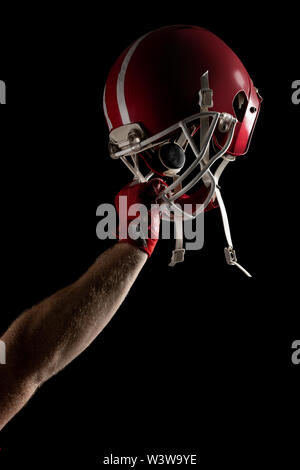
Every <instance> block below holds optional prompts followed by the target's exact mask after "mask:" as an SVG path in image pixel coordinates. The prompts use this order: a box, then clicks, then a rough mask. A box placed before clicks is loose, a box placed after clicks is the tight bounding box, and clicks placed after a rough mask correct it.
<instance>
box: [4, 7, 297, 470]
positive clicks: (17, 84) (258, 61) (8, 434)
mask: <svg viewBox="0 0 300 470" xmlns="http://www.w3.org/2000/svg"><path fill="white" fill-rule="evenodd" d="M165 7H166V9H165V10H164V11H161V5H158V4H155V3H151V4H150V3H145V4H143V3H140V4H134V3H131V4H130V5H129V4H123V5H122V6H120V5H118V4H114V5H112V6H107V5H106V6H105V8H104V7H103V10H96V9H93V8H91V7H88V6H86V7H83V6H82V5H81V6H78V7H74V6H72V8H71V7H70V8H69V9H68V10H67V11H65V10H64V11H63V10H62V8H61V7H60V8H58V7H57V8H55V7H52V9H50V7H49V9H47V8H46V7H45V8H43V9H36V8H32V9H30V8H29V7H28V6H26V9H24V11H21V10H20V9H18V10H17V11H15V12H14V14H13V15H11V14H10V15H8V16H7V18H5V14H4V17H3V19H2V22H4V28H3V29H2V31H1V63H0V79H1V80H4V81H5V82H6V85H7V105H6V106H2V107H1V112H0V119H1V128H0V137H1V147H0V151H1V209H2V210H1V221H2V224H1V226H2V230H1V235H2V254H1V267H2V273H3V277H2V295H1V300H2V308H1V311H2V313H1V324H0V333H2V332H4V331H5V329H6V328H7V326H8V325H9V324H10V323H11V322H12V321H13V320H14V319H15V318H16V317H17V315H18V314H20V313H21V312H22V311H23V310H24V309H26V308H29V307H30V306H31V305H33V304H35V303H37V302H38V301H40V300H42V299H43V298H45V297H46V296H48V295H51V294H52V293H53V292H55V291H56V290H58V289H59V288H61V287H63V286H65V285H67V284H68V283H70V282H72V281H74V280H75V279H76V278H77V277H78V276H79V275H81V274H82V273H83V272H84V271H85V270H86V269H87V268H88V267H89V266H90V265H91V264H92V263H93V261H94V260H95V258H96V257H97V256H98V255H99V254H100V253H101V252H102V251H104V250H105V249H106V248H107V247H108V246H111V243H112V242H109V241H107V242H106V241H105V242H103V241H99V240H98V239H97V238H96V234H95V227H96V223H97V218H96V216H95V213H96V208H97V206H98V205H99V204H100V203H103V202H113V199H114V196H115V194H116V193H117V192H118V190H119V189H120V188H121V187H122V186H123V185H124V184H125V183H126V182H127V181H128V178H129V173H128V170H127V169H126V168H123V167H122V165H121V164H119V162H115V161H111V160H110V158H109V156H108V152H107V135H108V133H107V129H106V124H105V121H104V117H103V113H102V92H103V87H104V84H105V80H106V76H107V74H108V71H109V69H110V67H111V66H112V65H113V63H114V61H115V59H116V58H117V57H118V55H119V54H120V53H121V52H122V51H123V49H124V48H125V47H127V46H128V45H129V44H130V43H131V42H133V41H134V40H135V39H137V38H138V37H139V36H141V35H142V34H144V33H146V32H147V31H150V30H152V29H155V28H156V27H160V26H163V25H171V24H176V23H181V24H198V25H200V26H203V27H206V28H207V29H209V30H211V31H213V32H214V33H215V34H217V35H218V36H220V37H221V38H222V39H223V40H224V41H225V42H226V43H227V44H228V45H229V46H230V47H232V49H233V50H234V51H235V52H236V53H237V55H238V56H239V57H240V58H241V60H242V61H243V63H244V64H245V66H246V68H247V70H248V71H249V74H250V76H251V77H252V79H253V81H254V84H255V86H257V87H258V88H259V91H260V93H261V95H262V96H263V98H264V101H263V105H262V110H261V114H260V117H259V119H258V122H257V126H256V129H255V133H254V137H253V140H252V143H251V146H250V150H249V152H248V154H247V156H246V157H245V158H241V159H240V160H238V162H236V163H234V164H231V165H230V166H229V167H228V169H227V170H226V172H225V174H224V176H223V177H222V189H223V195H224V199H225V202H226V206H227V208H228V213H229V217H230V222H231V228H232V234H233V240H234V243H235V246H236V248H237V251H238V256H239V260H240V262H241V264H243V265H245V267H246V268H247V269H248V270H249V271H250V272H251V273H252V274H253V276H254V278H253V279H248V278H246V277H244V276H243V274H242V273H240V272H239V271H238V270H236V269H234V268H233V267H230V266H227V265H226V263H225V261H224V257H223V247H224V235H223V231H222V226H221V221H220V215H219V213H218V211H213V212H210V213H208V214H207V216H206V219H205V245H204V248H203V249H202V250H201V251H199V252H195V253H191V252H190V253H187V255H186V261H185V263H184V264H183V265H178V266H176V267H175V268H169V267H168V262H169V257H170V253H171V249H172V248H173V244H172V242H169V241H160V242H159V244H158V246H157V248H156V250H155V252H154V254H153V256H152V258H151V260H150V261H149V262H148V263H147V265H146V266H145V268H144V269H143V271H142V272H141V274H140V276H139V278H138V280H137V281H136V283H135V284H134V286H133V288H132V290H131V292H130V294H129V296H128V297H127V299H126V300H125V302H124V304H123V305H122V307H121V308H120V309H119V311H118V312H117V314H116V316H115V317H114V319H113V320H112V321H111V323H110V324H109V325H108V326H107V327H106V328H105V330H104V332H103V333H102V334H101V335H100V336H99V338H98V339H97V340H96V341H95V342H94V343H93V344H92V345H91V347H90V348H89V349H88V350H87V351H86V352H85V353H84V354H82V355H81V356H80V357H79V358H78V359H76V360H75V361H74V362H73V363H72V364H70V365H69V366H68V367H67V368H66V369H65V370H64V371H63V372H62V373H60V374H58V375H57V376H56V377H54V378H53V379H51V380H50V381H49V382H48V383H47V384H45V385H44V386H43V387H42V388H41V389H40V390H39V391H38V392H37V394H36V395H35V396H34V398H33V399H32V400H31V401H30V403H29V404H28V405H27V406H26V407H25V408H24V409H23V410H22V411H21V412H20V413H19V414H18V415H17V416H16V417H15V418H14V419H13V420H12V421H11V423H9V424H8V425H7V427H6V428H5V429H4V430H3V431H2V433H1V438H0V447H1V448H2V450H1V451H0V466H1V465H2V466H3V467H1V468H12V467H11V466H12V465H13V464H14V463H20V462H22V463H23V464H26V465H31V468H40V467H41V465H43V463H44V462H48V463H52V464H56V465H57V466H60V465H63V464H65V465H71V464H74V463H79V462H80V463H81V462H82V463H84V464H85V467H86V468H98V466H99V461H101V459H102V458H103V456H104V455H109V454H110V453H116V454H118V455H142V454H143V453H144V452H146V451H147V452H152V453H157V452H162V453H169V452H172V453H181V452H183V451H186V452H187V453H195V452H196V453H197V454H198V456H199V462H207V463H208V464H209V466H210V467H207V468H211V467H213V466H214V464H216V463H217V462H218V463H219V464H220V463H221V464H222V465H225V464H226V465H227V464H230V465H231V466H233V467H236V468H244V467H245V466H247V465H248V464H249V465H255V466H259V465H260V464H262V463H264V464H266V465H268V464H269V463H270V462H271V460H272V461H273V459H274V458H275V459H276V461H279V460H282V463H285V464H287V461H289V460H293V457H294V455H296V450H297V448H296V438H297V434H296V433H297V428H296V426H297V423H298V434H299V408H298V402H297V394H298V398H299V372H300V366H298V367H297V366H294V365H293V364H292V363H291V354H292V350H291V344H292V342H293V341H294V340H295V339H299V336H300V331H299V308H298V275H297V268H298V263H299V256H298V227H297V219H298V197H297V159H298V153H299V150H298V140H299V138H298V135H299V117H300V106H299V107H297V106H295V105H293V104H292V102H291V94H292V91H291V83H292V81H293V80H295V79H297V78H299V61H298V59H297V57H298V52H299V51H297V48H299V45H298V41H299V40H298V33H297V18H296V17H295V15H294V13H293V11H292V10H288V9H284V7H281V9H280V8H279V6H278V7H276V8H277V9H276V8H275V9H274V8H272V10H270V11H268V12H265V13H262V12H261V11H259V8H258V7H257V6H250V5H246V4H243V7H241V5H239V6H237V5H234V4H232V3H230V4H228V5H227V6H224V7H223V8H222V9H220V7H218V6H217V5H213V4H212V3H211V5H209V6H207V7H206V8H204V7H203V6H201V5H200V4H199V5H198V4H195V5H192V4H190V5H188V4H187V5H184V6H177V7H174V5H171V4H170V5H169V6H168V5H167V4H165ZM167 7H168V8H167ZM5 26H6V27H5ZM298 108H299V109H298Z"/></svg>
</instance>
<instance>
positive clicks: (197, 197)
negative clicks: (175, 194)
mask: <svg viewBox="0 0 300 470" xmlns="http://www.w3.org/2000/svg"><path fill="white" fill-rule="evenodd" d="M208 191H209V188H206V187H205V186H201V187H200V189H199V190H198V191H196V192H194V193H192V194H183V195H182V196H180V197H179V198H178V199H176V201H175V203H176V204H179V205H180V206H181V208H182V209H184V204H191V205H192V208H191V209H189V210H187V212H188V213H193V212H194V211H195V210H196V208H197V204H202V203H203V202H204V201H205V199H206V197H207V195H208ZM216 207H219V204H218V201H217V199H214V198H212V199H211V200H210V201H209V203H208V204H207V206H206V208H205V209H204V212H208V211H210V210H211V209H215V208H216Z"/></svg>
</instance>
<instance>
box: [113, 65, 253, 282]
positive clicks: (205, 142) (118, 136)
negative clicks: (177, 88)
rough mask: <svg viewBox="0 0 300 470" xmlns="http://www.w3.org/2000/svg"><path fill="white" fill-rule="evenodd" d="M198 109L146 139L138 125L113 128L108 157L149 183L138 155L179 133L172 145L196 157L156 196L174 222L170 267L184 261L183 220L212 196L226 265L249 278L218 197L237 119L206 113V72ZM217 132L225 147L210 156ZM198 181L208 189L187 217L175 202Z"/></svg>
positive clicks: (208, 105) (208, 94) (200, 209)
mask: <svg viewBox="0 0 300 470" xmlns="http://www.w3.org/2000/svg"><path fill="white" fill-rule="evenodd" d="M199 106H200V113H197V114H194V115H192V116H189V117H187V118H185V119H183V120H182V121H179V122H178V123H176V124H174V125H173V126H170V127H168V128H167V129H165V130H164V131H162V132H160V133H158V134H156V135H154V136H152V137H149V138H146V135H145V133H144V131H143V129H142V127H141V126H140V125H139V124H138V123H133V124H125V125H123V126H121V127H118V128H116V129H113V130H112V131H111V132H110V135H109V152H110V156H111V157H112V158H113V159H119V158H120V159H121V160H122V161H123V163H124V164H125V165H126V166H127V168H128V169H129V170H130V171H131V172H132V173H133V175H134V177H135V179H136V180H138V181H140V182H145V181H148V180H149V179H150V178H151V177H152V176H153V174H154V173H153V172H152V171H151V172H150V173H148V174H147V175H143V174H142V173H141V171H140V169H139V165H138V158H137V154H138V153H141V152H144V151H145V150H148V149H150V148H152V147H156V146H159V145H163V144H164V143H166V142H168V141H169V140H170V135H172V134H173V133H174V132H176V131H177V132H178V130H180V131H181V132H180V136H179V138H177V140H176V141H175V142H177V143H178V144H180V145H181V146H182V147H183V148H186V147H187V146H190V148H191V149H192V152H193V154H194V156H195V160H194V161H193V163H192V164H191V165H190V166H189V167H188V168H187V170H185V171H184V172H183V173H182V174H181V175H176V176H174V178H173V183H172V184H171V185H170V186H168V187H167V188H166V189H164V190H163V191H162V192H161V193H160V195H159V197H158V200H159V202H164V203H165V204H164V206H165V207H169V208H170V211H169V212H168V211H166V210H164V212H163V214H162V216H163V218H164V219H166V220H173V221H174V223H175V232H176V247H175V250H173V254H172V260H171V263H170V266H174V265H175V264H176V263H178V262H182V261H183V260H184V251H185V250H184V249H183V237H182V232H183V231H182V224H183V220H187V219H194V218H196V217H197V215H199V214H200V213H201V212H203V211H204V209H205V208H206V207H207V205H208V204H209V202H210V201H211V199H212V198H213V197H214V196H215V197H216V199H217V201H218V204H219V208H220V211H221V216H222V222H223V226H224V232H225V237H226V240H227V244H228V246H227V247H226V248H225V259H226V262H227V263H228V264H230V265H234V266H237V267H238V268H239V269H240V270H241V271H243V272H244V274H246V275H247V276H248V277H252V276H251V275H250V274H249V273H248V272H247V271H246V270H245V269H244V268H243V267H242V266H241V265H240V264H238V262H237V258H236V253H235V250H234V249H233V244H232V239H231V234H230V227H229V222H228V217H227V212H226V208H225V205H224V202H223V199H222V196H221V192H220V187H219V186H218V181H219V178H220V176H221V173H222V172H223V170H224V169H225V167H226V166H227V164H228V163H229V162H230V161H233V160H234V159H235V158H234V157H231V156H229V155H226V152H227V150H228V148H229V147H230V144H231V141H232V138H233V135H234V130H235V126H236V123H237V119H236V118H235V117H234V116H232V115H231V114H227V113H218V112H216V111H209V108H211V107H212V106H213V90H211V89H210V88H209V81H208V72H206V73H205V74H203V76H202V77H201V89H200V91H199ZM195 121H198V123H199V121H200V145H199V148H198V147H197V145H196V143H195V140H194V138H193V136H192V131H190V129H189V127H188V126H190V127H191V126H192V124H193V123H194V122H195ZM216 129H218V131H220V132H223V133H226V134H227V138H226V142H225V144H224V146H223V147H222V148H221V149H220V150H219V151H218V152H217V153H216V154H215V155H213V156H212V157H210V155H209V153H210V151H209V147H210V142H211V140H212V137H213V134H214V132H215V130H216ZM128 157H130V158H131V162H130V161H129V160H128ZM219 159H222V162H221V164H220V165H219V167H218V168H217V170H216V171H215V173H214V174H212V172H211V167H212V165H213V164H214V163H215V162H216V161H217V160H219ZM197 170H198V171H197ZM192 172H196V175H195V176H194V177H192V179H191V180H190V181H189V182H186V183H185V181H187V178H188V177H189V176H190V175H191V173H192ZM201 179H202V181H203V182H204V184H205V186H207V187H209V191H208V195H207V197H206V199H205V201H204V202H203V204H201V205H199V207H198V208H197V209H196V210H195V211H194V212H193V213H191V214H190V213H187V212H184V211H183V210H182V209H181V208H180V206H179V204H176V200H177V199H178V198H179V197H180V196H182V195H183V194H185V193H186V192H187V191H189V190H190V189H191V188H192V187H193V186H195V185H196V184H197V183H198V182H199V181H200V180H201Z"/></svg>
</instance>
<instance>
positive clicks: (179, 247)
mask: <svg viewBox="0 0 300 470" xmlns="http://www.w3.org/2000/svg"><path fill="white" fill-rule="evenodd" d="M199 106H200V111H201V112H207V111H209V108H211V107H212V106H213V90H212V89H211V88H209V79H208V72H206V73H204V74H203V75H202V76H201V90H200V92H199ZM208 129H209V118H206V119H202V121H201V126H200V149H201V148H202V146H203V142H204V141H205V136H206V134H207V132H208ZM209 154H210V152H209V146H208V148H207V150H206V152H205V154H204V155H203V157H202V160H201V161H200V168H201V169H202V168H203V167H204V166H205V165H206V164H207V163H208V162H209V159H210V155H209ZM233 160H235V158H234V157H229V156H226V157H223V160H222V162H221V164H220V165H219V166H218V168H217V170H216V171H215V174H214V175H213V174H212V173H211V171H210V170H209V171H207V173H206V174H204V175H203V178H202V179H203V183H204V185H205V186H206V187H209V186H210V185H211V184H212V183H213V182H215V185H216V186H215V193H214V195H215V197H216V199H217V201H218V204H219V208H220V212H221V216H222V222H223V227H224V233H225V237H226V240H227V244H228V246H227V247H226V248H224V252H225V259H226V262H227V264H230V265H232V266H236V267H237V268H239V269H240V270H241V271H242V272H243V273H244V274H246V276H248V277H252V276H251V274H250V273H248V271H246V269H244V268H243V266H241V265H240V264H239V263H238V262H237V257H236V253H235V250H234V249H233V243H232V239H231V233H230V227H229V221H228V216H227V212H226V207H225V204H224V201H223V198H222V195H221V191H220V187H219V186H218V182H219V178H220V176H221V174H222V172H223V170H224V169H225V168H226V166H227V165H228V163H229V162H230V161H233ZM174 225H175V238H176V244H175V249H174V250H173V251H172V258H171V262H170V263H169V266H175V264H177V263H181V262H182V261H183V260H184V253H185V249H184V248H183V218H182V217H176V215H175V216H174Z"/></svg>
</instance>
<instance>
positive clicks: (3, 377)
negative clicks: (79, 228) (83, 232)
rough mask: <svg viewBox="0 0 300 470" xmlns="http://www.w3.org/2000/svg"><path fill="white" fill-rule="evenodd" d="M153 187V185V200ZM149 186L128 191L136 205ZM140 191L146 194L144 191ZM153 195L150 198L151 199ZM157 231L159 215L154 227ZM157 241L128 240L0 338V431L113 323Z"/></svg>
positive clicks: (115, 247)
mask: <svg viewBox="0 0 300 470" xmlns="http://www.w3.org/2000/svg"><path fill="white" fill-rule="evenodd" d="M154 184H155V183H151V185H152V186H151V185H150V190H151V191H150V194H152V189H153V188H154V187H155V189H157V186H154ZM145 188H146V189H147V200H148V198H149V183H144V184H143V185H140V187H138V186H137V185H135V187H134V189H133V190H131V189H130V188H129V189H128V187H127V189H126V190H125V192H124V190H123V192H121V193H120V194H122V195H126V194H127V193H128V191H129V200H131V202H132V191H134V192H135V194H134V198H133V199H134V200H135V203H139V202H144V201H143V198H142V195H143V194H144V189H145ZM140 189H142V190H143V191H142V193H141V191H140ZM153 196H154V193H153V194H152V198H153ZM153 223H154V224H156V228H157V226H158V227H159V214H157V215H156V219H155V220H154V221H153ZM156 240H157V239H151V238H149V239H147V240H146V241H145V242H144V243H139V242H138V241H137V242H135V241H132V240H130V239H127V238H125V239H124V240H120V241H123V242H124V243H117V244H115V245H114V246H113V247H112V248H111V249H109V250H107V251H106V252H104V253H103V254H102V255H101V256H99V258H98V259H97V260H96V262H95V263H94V264H93V266H92V267H91V268H90V269H89V270H88V271H87V272H86V273H85V274H84V275H83V276H82V277H81V278H80V279H78V280H77V281H76V282H74V283H73V284H71V285H70V286H68V287H66V288H64V289H62V290H60V291H58V292H57V293H55V294H54V295H52V296H51V297H49V298H47V299H45V300H44V301H42V302H41V303H40V304H38V305H36V306H34V307H32V308H31V309H30V310H27V311H25V312H24V313H23V314H22V315H21V316H20V317H19V318H18V319H17V320H16V321H15V322H14V323H13V324H12V325H11V327H10V328H9V329H8V330H7V332H6V333H5V334H4V335H3V337H2V338H1V340H2V341H4V342H5V344H6V362H7V364H6V365H1V366H0V429H2V428H3V426H4V425H5V424H6V423H7V422H8V421H9V420H10V419H11V418H12V417H13V416H14V415H15V414H16V413H17V412H18V411H19V410H20V409H21V408H22V407H23V406H24V405H25V403H26V402H27V401H28V400H29V399H30V397H31V396H32V395H33V394H34V392H35V391H36V389H37V388H38V387H39V386H40V385H41V384H42V383H44V382H45V381H46V380H48V379H49V378H50V377H51V376H53V375H54V374H56V373H57V372H58V371H59V370H61V369H63V368H64V367H65V366H66V365H67V364H68V363H70V362H71V361H72V360H73V359H74V358H75V357H76V356H78V355H79V354H80V353H81V352H82V351H84V350H85V349H86V348H87V347H88V346H89V344H90V343H91V342H92V341H93V340H94V339H95V338H96V337H97V335H98V334H99V333H100V332H101V331H102V330H103V328H104V327H105V326H106V325H107V323H108V322H109V321H110V319H111V318H112V316H113V315H114V313H115V312H116V311H117V310H118V308H119V306H120V305H121V303H122V302H123V300H124V298H125V297H126V295H127V293H128V291H129V290H130V288H131V286H132V284H133V283H134V281H135V279H136V278H137V276H138V274H139V272H140V270H141V269H142V267H143V265H144V264H145V262H146V260H147V258H148V255H151V253H152V250H153V249H154V246H155V243H156Z"/></svg>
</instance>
